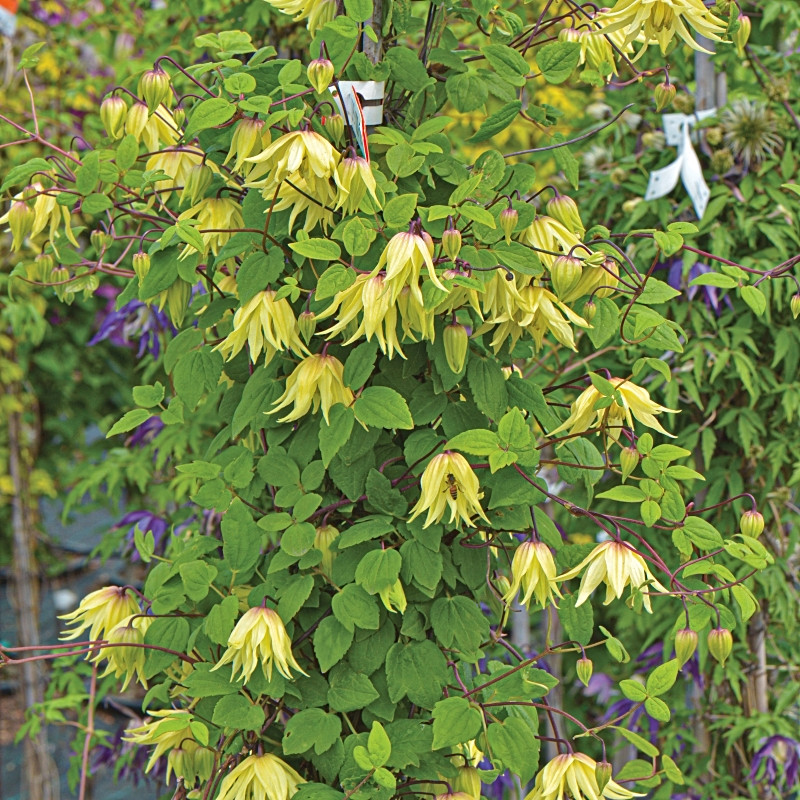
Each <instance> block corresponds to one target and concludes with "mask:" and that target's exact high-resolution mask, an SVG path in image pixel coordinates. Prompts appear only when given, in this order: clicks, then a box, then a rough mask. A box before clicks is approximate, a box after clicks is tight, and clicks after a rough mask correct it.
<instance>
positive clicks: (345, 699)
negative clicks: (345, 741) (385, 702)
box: [328, 664, 380, 713]
mask: <svg viewBox="0 0 800 800" xmlns="http://www.w3.org/2000/svg"><path fill="white" fill-rule="evenodd" d="M379 696H380V695H379V694H378V692H377V690H376V689H375V687H374V686H373V685H372V681H371V680H370V679H369V678H368V677H367V676H366V675H362V674H361V673H360V672H354V671H353V670H352V668H351V667H349V666H346V665H344V664H342V665H340V666H338V667H335V668H334V669H333V671H332V672H331V677H330V688H329V689H328V704H329V705H330V707H331V710H332V711H341V712H344V713H346V712H348V711H357V710H358V709H359V708H364V707H365V706H368V705H369V704H370V703H371V702H372V701H373V700H377V699H378V697H379Z"/></svg>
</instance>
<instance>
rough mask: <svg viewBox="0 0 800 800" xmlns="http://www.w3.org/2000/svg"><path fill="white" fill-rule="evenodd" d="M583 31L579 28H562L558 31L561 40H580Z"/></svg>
mask: <svg viewBox="0 0 800 800" xmlns="http://www.w3.org/2000/svg"><path fill="white" fill-rule="evenodd" d="M580 38H581V32H580V31H579V30H577V28H562V29H561V30H560V31H559V32H558V41H559V42H579V41H580Z"/></svg>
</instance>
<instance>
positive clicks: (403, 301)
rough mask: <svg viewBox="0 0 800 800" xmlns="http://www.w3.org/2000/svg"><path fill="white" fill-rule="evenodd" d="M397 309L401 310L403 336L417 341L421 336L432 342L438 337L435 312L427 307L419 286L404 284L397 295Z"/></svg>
mask: <svg viewBox="0 0 800 800" xmlns="http://www.w3.org/2000/svg"><path fill="white" fill-rule="evenodd" d="M397 310H398V311H399V312H400V325H401V327H402V329H403V336H405V337H406V338H408V339H411V341H412V342H416V341H417V340H418V339H417V337H419V338H420V339H424V340H426V341H429V342H432V341H434V339H435V338H436V329H435V328H434V326H433V318H434V313H433V311H432V310H428V309H426V308H425V304H424V302H423V298H422V292H421V291H420V290H419V286H417V287H414V289H413V290H412V288H411V287H410V286H404V287H403V289H401V291H400V294H399V295H398V296H397Z"/></svg>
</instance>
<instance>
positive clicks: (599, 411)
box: [550, 378, 678, 441]
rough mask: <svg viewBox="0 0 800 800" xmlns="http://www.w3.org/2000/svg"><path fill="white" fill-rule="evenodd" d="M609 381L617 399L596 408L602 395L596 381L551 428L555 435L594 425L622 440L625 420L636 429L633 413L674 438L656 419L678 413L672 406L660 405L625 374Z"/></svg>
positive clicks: (586, 428)
mask: <svg viewBox="0 0 800 800" xmlns="http://www.w3.org/2000/svg"><path fill="white" fill-rule="evenodd" d="M609 382H610V383H611V384H612V386H613V387H614V389H615V390H616V391H615V392H614V402H612V403H611V405H610V406H606V407H605V408H596V407H595V406H596V403H597V401H598V400H600V399H601V398H602V397H603V395H602V394H600V392H599V391H598V389H596V388H595V387H594V385H592V386H589V387H587V388H586V389H584V390H583V391H582V392H581V393H580V394H579V395H578V397H577V399H576V400H575V402H574V403H573V404H572V406H571V408H570V415H569V416H568V417H567V419H565V420H564V422H563V423H561V425H559V426H558V427H557V428H556V429H555V430H554V431H551V432H550V435H551V436H555V435H556V434H558V433H561V432H562V431H567V433H568V434H570V435H573V434H578V433H583V432H584V431H588V430H589V429H590V428H592V427H597V428H601V429H604V430H605V431H606V432H607V433H608V435H609V436H611V438H613V439H614V440H615V441H617V440H619V435H620V432H621V430H622V426H623V424H624V423H627V425H628V427H629V428H631V429H633V419H634V417H635V418H636V419H638V420H639V422H641V423H642V424H643V425H647V427H648V428H653V430H656V431H658V432H659V433H663V434H664V435H665V436H671V437H672V438H675V437H674V436H673V435H672V434H671V433H668V432H667V431H665V430H664V428H662V427H661V423H660V422H659V421H658V420H657V419H656V417H655V415H656V414H661V413H662V412H666V413H667V414H677V413H678V412H677V411H675V410H674V409H671V408H666V407H664V406H662V405H659V404H658V403H656V402H655V401H654V400H652V399H651V398H650V393H649V392H648V391H647V389H643V388H642V387H641V386H637V385H636V384H635V383H631V382H630V381H627V380H625V379H624V378H610V379H609Z"/></svg>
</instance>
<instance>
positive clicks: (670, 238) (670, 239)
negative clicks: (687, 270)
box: [653, 231, 683, 256]
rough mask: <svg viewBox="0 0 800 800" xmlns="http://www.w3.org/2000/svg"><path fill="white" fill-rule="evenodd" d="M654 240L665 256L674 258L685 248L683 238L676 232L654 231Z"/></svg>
mask: <svg viewBox="0 0 800 800" xmlns="http://www.w3.org/2000/svg"><path fill="white" fill-rule="evenodd" d="M653 238H654V239H655V241H656V244H657V245H658V246H659V247H660V248H661V251H662V252H663V253H664V255H665V256H673V255H675V253H677V252H678V251H679V250H680V249H681V247H683V236H681V235H680V234H679V233H676V232H674V231H669V232H666V233H665V232H664V231H654V232H653Z"/></svg>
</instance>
